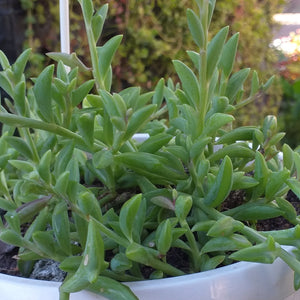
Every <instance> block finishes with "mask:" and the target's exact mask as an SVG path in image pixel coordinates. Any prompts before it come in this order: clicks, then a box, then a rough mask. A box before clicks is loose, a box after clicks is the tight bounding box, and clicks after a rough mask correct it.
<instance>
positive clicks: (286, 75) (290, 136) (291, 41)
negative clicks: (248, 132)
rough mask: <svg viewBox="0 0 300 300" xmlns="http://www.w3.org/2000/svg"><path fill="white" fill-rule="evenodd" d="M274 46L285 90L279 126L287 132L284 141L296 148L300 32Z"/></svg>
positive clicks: (299, 84) (297, 143) (299, 95)
mask: <svg viewBox="0 0 300 300" xmlns="http://www.w3.org/2000/svg"><path fill="white" fill-rule="evenodd" d="M273 46H274V48H275V49H276V50H277V51H278V57H279V62H278V64H277V68H278V70H279V72H280V75H281V84H282V88H283V98H282V101H281V106H280V111H279V121H280V123H279V125H280V127H281V128H284V130H285V131H286V136H285V138H284V139H283V141H284V142H287V143H288V144H289V145H291V146H292V147H296V146H298V145H299V142H300V136H299V133H298V130H297V128H299V127H298V125H299V116H300V80H299V78H300V31H299V30H298V31H296V32H291V33H290V34H289V36H288V37H283V38H281V39H277V40H275V41H274V43H273Z"/></svg>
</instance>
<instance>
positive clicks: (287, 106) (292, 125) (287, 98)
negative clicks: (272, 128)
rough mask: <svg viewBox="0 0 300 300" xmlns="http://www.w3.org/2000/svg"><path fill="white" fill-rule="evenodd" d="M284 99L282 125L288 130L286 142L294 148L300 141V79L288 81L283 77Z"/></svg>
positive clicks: (280, 116)
mask: <svg viewBox="0 0 300 300" xmlns="http://www.w3.org/2000/svg"><path fill="white" fill-rule="evenodd" d="M282 86H283V99H282V102H281V106H280V111H279V120H280V123H279V125H280V127H281V128H284V130H285V131H286V136H285V138H284V139H283V141H284V142H286V143H289V145H290V146H291V147H293V148H295V147H297V146H298V145H299V142H300V134H299V126H300V123H299V116H300V80H299V79H298V80H295V81H288V80H286V79H284V78H282Z"/></svg>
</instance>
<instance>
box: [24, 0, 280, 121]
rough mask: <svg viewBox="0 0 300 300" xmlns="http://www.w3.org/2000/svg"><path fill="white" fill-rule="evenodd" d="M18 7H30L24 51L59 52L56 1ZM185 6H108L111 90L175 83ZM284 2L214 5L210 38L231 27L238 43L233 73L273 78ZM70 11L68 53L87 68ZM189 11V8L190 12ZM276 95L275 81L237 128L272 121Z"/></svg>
mask: <svg viewBox="0 0 300 300" xmlns="http://www.w3.org/2000/svg"><path fill="white" fill-rule="evenodd" d="M22 1H23V2H26V3H31V11H28V13H29V15H30V17H28V18H27V19H28V20H32V23H30V22H29V23H28V27H29V33H31V37H30V38H29V40H31V43H30V47H32V46H33V48H35V49H37V48H40V50H41V52H45V51H46V52H47V51H59V44H58V43H57V41H58V40H59V39H58V32H59V26H58V1H54V2H51V1H36V0H22ZM189 2H190V1H187V0H184V1H178V0H174V1H162V0H159V1H154V0H151V1H133V0H130V1H115V0H110V1H108V3H109V4H110V14H109V17H108V20H107V22H106V25H105V28H104V32H103V35H102V37H101V39H100V41H99V44H103V43H104V42H105V41H107V39H109V37H111V36H114V35H118V34H122V35H123V43H122V44H121V45H120V48H119V51H118V53H117V54H116V57H115V60H114V63H113V69H114V74H115V80H114V83H113V90H115V91H118V90H121V89H122V88H125V87H128V86H131V85H140V86H142V87H143V88H144V89H145V90H151V89H152V88H153V87H154V86H155V84H156V83H157V81H158V80H159V78H161V77H162V76H166V75H167V76H170V77H172V78H173V79H174V80H176V74H174V69H173V66H172V61H171V59H170V57H172V58H173V59H180V60H182V61H183V62H185V63H187V62H188V57H187V55H186V50H188V49H190V48H191V47H192V39H191V37H190V35H189V34H188V28H187V26H186V21H185V10H186V8H187V7H188V6H189ZM284 2H285V1H284V0H247V1H238V0H234V1H227V0H218V1H216V12H215V14H214V17H213V23H212V27H211V35H212V36H213V35H215V34H216V33H217V32H218V30H219V28H220V27H223V26H224V24H228V25H230V26H231V29H230V33H229V35H230V36H231V35H233V34H235V33H237V32H240V33H241V35H242V36H243V37H244V38H243V39H242V40H241V42H240V44H239V49H238V54H237V61H236V66H235V68H236V69H235V70H238V69H241V68H244V67H250V68H252V69H255V70H257V71H258V73H259V76H260V78H261V79H262V80H264V81H265V80H267V79H268V78H269V77H270V76H272V75H274V74H276V73H277V69H276V67H275V64H276V62H277V57H276V55H275V53H274V50H273V49H271V48H270V47H269V45H270V43H271V42H272V38H273V36H272V34H273V28H274V23H273V20H272V16H273V15H274V14H275V13H277V12H279V11H280V9H281V6H282V4H283V3H284ZM94 4H95V5H98V6H99V5H100V4H101V1H100V0H94ZM70 7H71V12H70V18H71V49H72V51H74V52H76V53H77V54H78V56H79V57H80V58H81V59H82V60H83V61H84V62H85V64H86V65H90V61H89V59H88V55H87V53H88V43H87V39H86V37H85V35H84V31H83V20H82V17H81V14H80V13H79V6H78V3H77V1H74V0H73V1H70ZM195 7H196V6H195V5H194V4H193V8H195ZM33 16H34V17H33ZM45 16H49V17H47V18H45ZM46 20H47V22H46ZM245 20H247V22H246V21H245ZM49 24H50V25H49ZM45 32H47V34H45ZM262 41H263V42H262ZM38 52H39V51H37V53H38ZM31 62H32V64H33V65H32V66H31V68H30V70H34V69H35V70H36V71H35V72H39V71H40V67H39V66H41V63H42V60H41V56H40V55H39V54H37V56H36V59H33V60H31ZM32 75H33V74H31V76H32ZM81 76H82V75H81ZM88 77H89V74H88V73H86V74H85V75H84V76H83V78H84V79H85V80H86V79H87V78H88ZM245 88H246V89H247V88H250V87H249V84H246V85H245ZM281 93H282V91H281V85H280V82H279V81H278V80H275V82H274V84H273V88H272V89H271V90H269V91H268V93H263V94H262V95H259V97H258V98H257V99H256V100H255V102H253V103H252V104H251V105H249V106H248V107H247V109H241V110H240V111H239V114H238V115H236V116H235V117H236V120H237V124H238V125H251V124H257V123H260V122H262V120H263V119H264V117H265V116H266V115H268V114H275V115H276V114H277V112H278V107H279V106H280V101H281Z"/></svg>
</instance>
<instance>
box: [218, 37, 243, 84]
mask: <svg viewBox="0 0 300 300" xmlns="http://www.w3.org/2000/svg"><path fill="white" fill-rule="evenodd" d="M238 41H239V33H236V34H234V35H233V36H232V37H231V38H230V39H229V40H228V41H227V42H226V44H225V45H224V48H223V51H222V55H221V59H220V62H219V67H220V68H221V69H222V70H223V73H224V75H225V77H226V78H227V77H229V75H230V74H231V72H232V69H233V66H234V61H235V56H236V51H237V46H238Z"/></svg>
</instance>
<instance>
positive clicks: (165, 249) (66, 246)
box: [0, 0, 300, 300]
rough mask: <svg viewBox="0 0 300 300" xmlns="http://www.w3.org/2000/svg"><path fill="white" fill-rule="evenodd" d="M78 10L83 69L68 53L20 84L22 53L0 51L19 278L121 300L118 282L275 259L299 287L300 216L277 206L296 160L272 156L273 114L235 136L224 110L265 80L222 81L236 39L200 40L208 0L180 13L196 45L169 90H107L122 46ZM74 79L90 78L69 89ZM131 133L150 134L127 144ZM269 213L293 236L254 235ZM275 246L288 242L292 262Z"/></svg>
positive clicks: (2, 157) (6, 197)
mask: <svg viewBox="0 0 300 300" xmlns="http://www.w3.org/2000/svg"><path fill="white" fill-rule="evenodd" d="M79 3H80V5H81V7H82V11H83V15H84V20H85V26H86V32H87V37H88V40H89V46H90V54H91V61H92V66H90V67H86V66H84V65H83V64H82V62H81V61H80V59H79V58H78V57H77V56H76V54H74V53H73V54H70V55H69V54H64V53H49V56H50V57H51V58H53V59H54V60H56V61H57V64H56V67H55V66H54V65H50V66H47V67H46V68H45V69H44V70H43V71H42V72H41V73H40V75H39V76H38V77H37V78H35V79H32V82H33V83H32V85H29V84H28V82H27V81H26V79H25V76H24V75H23V72H24V69H25V66H26V62H27V60H28V58H29V56H30V50H26V51H24V52H23V53H22V54H21V55H20V57H19V58H18V59H17V60H16V62H15V63H14V64H12V65H10V64H9V62H8V60H7V58H6V57H5V55H4V53H3V52H0V63H1V66H2V68H3V71H1V72H0V86H1V88H3V89H4V90H5V91H6V93H7V94H8V95H9V99H5V105H3V106H2V107H1V112H0V121H1V122H2V135H1V137H0V145H1V147H0V168H1V172H0V176H1V180H0V193H1V197H0V208H1V209H3V210H5V211H6V214H5V217H4V218H3V220H2V221H1V224H0V239H1V240H2V241H4V242H5V243H9V244H12V245H16V246H18V247H19V252H18V258H19V260H18V267H19V269H20V270H21V271H22V272H23V273H25V274H28V272H30V270H31V268H32V266H33V264H34V262H35V261H36V260H39V259H41V258H49V259H54V260H56V261H58V262H59V263H60V268H61V269H62V270H64V271H66V272H67V273H68V275H67V277H66V279H65V280H64V282H63V283H62V285H61V287H60V297H61V299H68V298H69V294H70V293H73V292H76V291H79V290H82V289H89V290H92V291H94V292H96V293H99V294H102V295H104V296H105V297H107V298H109V299H127V300H128V299H136V296H135V295H134V294H133V293H132V292H131V291H130V289H129V288H128V287H127V286H125V285H123V284H122V283H121V282H124V281H138V280H145V279H154V278H163V277H168V276H181V275H184V274H187V273H193V272H201V271H206V270H210V269H214V268H216V267H217V266H222V265H226V264H230V263H233V262H234V261H239V260H245V261H254V262H262V263H272V262H273V261H274V260H275V259H276V258H277V257H280V258H281V259H283V260H284V261H285V262H286V263H287V264H288V265H289V266H290V267H291V268H292V269H293V270H294V271H295V288H299V284H300V277H299V275H300V262H299V261H298V260H297V257H299V255H300V251H299V246H300V245H299V235H300V227H299V223H300V219H299V218H298V216H297V213H296V211H295V209H294V207H293V206H292V205H291V204H290V203H289V202H288V201H287V200H286V198H285V196H286V194H287V192H288V191H289V190H290V189H291V190H293V191H294V193H296V194H297V195H300V184H299V176H300V155H299V153H297V152H294V151H293V150H292V149H291V148H290V147H289V146H288V145H284V146H283V149H282V151H283V159H279V157H278V152H279V151H278V149H277V147H276V145H277V144H278V142H279V141H280V140H281V139H282V138H283V136H284V133H281V132H279V133H278V132H277V123H276V118H275V117H274V116H267V117H266V118H265V121H264V123H263V124H262V126H257V127H255V126H247V127H239V128H234V127H233V124H234V117H233V116H232V114H231V113H232V112H233V111H235V110H237V109H239V108H240V107H243V106H244V105H246V104H247V103H249V102H251V101H253V100H255V98H256V95H257V93H259V92H260V91H261V90H262V89H266V88H268V87H269V85H270V84H271V81H272V79H271V80H269V81H268V82H267V83H265V84H261V83H260V82H259V79H258V75H257V73H256V72H255V71H254V72H253V73H252V79H251V92H250V94H249V95H244V91H243V85H244V83H245V81H246V79H247V78H248V77H249V74H250V70H249V69H242V70H240V71H238V72H236V73H232V70H233V65H234V61H235V53H236V50H237V46H238V38H239V36H238V34H235V35H233V36H232V37H230V38H228V32H229V28H228V27H224V28H222V29H221V30H220V31H219V33H218V34H217V35H215V36H214V37H213V38H212V39H211V40H210V41H209V40H208V28H209V24H210V21H211V17H212V14H213V10H214V5H215V1H213V0H196V3H197V6H198V8H199V11H193V10H190V9H188V10H187V20H188V27H189V29H190V32H191V35H192V37H193V40H194V41H195V44H196V46H197V47H196V48H197V49H196V51H189V52H188V55H189V57H190V58H191V65H190V66H187V65H186V64H184V63H182V62H181V61H179V60H175V61H174V67H175V70H176V72H177V74H178V77H179V79H180V82H179V83H176V84H175V83H174V82H172V81H171V80H167V81H165V80H164V79H161V80H160V81H159V82H158V83H157V84H156V87H155V89H154V91H152V92H142V91H141V89H140V88H139V87H130V88H126V89H124V90H122V91H121V92H119V93H113V92H112V91H111V90H110V88H111V83H112V80H113V74H112V71H111V67H110V64H111V61H112V59H113V55H114V53H115V52H116V51H117V48H118V46H119V44H120V43H121V39H122V37H121V36H116V37H112V38H111V39H110V40H109V41H108V42H106V43H105V44H104V45H102V46H97V41H98V39H99V36H100V35H101V31H102V27H103V24H104V20H105V17H106V14H107V11H108V6H107V5H104V6H102V7H101V8H100V9H99V10H95V9H94V7H93V3H92V0H85V1H84V0H79ZM65 66H68V67H69V70H68V69H67V68H66V67H65ZM78 72H92V74H93V78H94V79H93V80H89V81H87V82H84V83H79V82H78V79H77V74H78ZM138 133H145V134H147V135H148V138H147V139H145V140H143V141H142V142H140V141H137V138H136V137H137V135H136V134H138ZM235 192H236V193H237V192H238V193H240V198H239V201H235V202H232V201H231V195H232V194H233V193H235ZM278 216H282V217H284V218H285V219H287V220H288V221H289V222H290V223H291V224H292V225H293V226H294V227H292V228H290V229H284V230H278V231H268V232H261V231H258V230H257V229H256V223H257V221H259V220H265V219H270V218H273V217H278ZM282 245H292V246H294V247H295V249H296V250H295V253H296V257H295V256H293V255H291V254H289V253H287V252H286V251H285V250H284V249H283V248H282ZM172 251H180V253H181V254H182V255H185V256H186V257H188V269H187V270H186V269H185V268H180V267H178V266H176V265H175V264H173V262H172V261H171V259H170V253H171V252H172ZM145 269H147V270H148V272H144V271H145ZM149 270H150V275H149Z"/></svg>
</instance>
